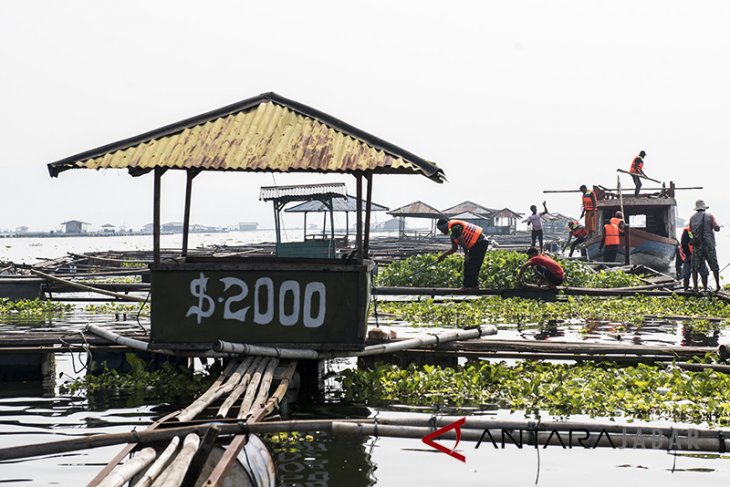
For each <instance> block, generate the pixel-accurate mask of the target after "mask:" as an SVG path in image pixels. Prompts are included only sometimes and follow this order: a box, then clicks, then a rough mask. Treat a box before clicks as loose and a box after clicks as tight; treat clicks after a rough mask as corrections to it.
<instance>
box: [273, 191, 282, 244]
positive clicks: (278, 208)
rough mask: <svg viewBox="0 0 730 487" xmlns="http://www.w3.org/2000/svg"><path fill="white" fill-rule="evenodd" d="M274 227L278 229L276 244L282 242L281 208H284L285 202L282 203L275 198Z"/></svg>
mask: <svg viewBox="0 0 730 487" xmlns="http://www.w3.org/2000/svg"><path fill="white" fill-rule="evenodd" d="M273 206H274V228H275V229H276V244H277V245H278V244H280V243H281V220H280V219H279V217H280V212H281V209H282V208H284V204H282V203H280V202H279V201H276V200H274V205H273Z"/></svg>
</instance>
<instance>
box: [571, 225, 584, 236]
mask: <svg viewBox="0 0 730 487" xmlns="http://www.w3.org/2000/svg"><path fill="white" fill-rule="evenodd" d="M570 234H571V235H572V236H574V237H575V238H581V237H586V236H588V229H586V227H584V226H583V225H580V226H577V227H575V228H574V229H572V230H571V231H570Z"/></svg>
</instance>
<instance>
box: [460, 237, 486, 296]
mask: <svg viewBox="0 0 730 487" xmlns="http://www.w3.org/2000/svg"><path fill="white" fill-rule="evenodd" d="M487 248H489V242H488V241H487V239H486V238H483V239H481V240H479V241H478V242H477V243H475V244H474V246H473V247H472V248H470V249H469V250H468V251H467V255H468V256H469V260H468V261H467V260H464V287H468V288H478V287H479V270H480V269H481V268H482V262H484V254H485V253H487Z"/></svg>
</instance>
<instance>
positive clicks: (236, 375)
mask: <svg viewBox="0 0 730 487" xmlns="http://www.w3.org/2000/svg"><path fill="white" fill-rule="evenodd" d="M250 363H251V361H250V360H249V359H246V360H244V361H243V362H241V363H240V364H239V365H238V367H237V368H236V370H235V371H234V372H233V374H231V375H230V377H228V380H226V382H225V383H224V384H222V385H220V386H219V387H217V388H215V389H213V390H211V389H208V390H207V391H206V392H204V393H203V395H202V396H200V397H199V398H197V399H196V400H195V401H193V403H192V404H190V405H189V406H188V407H186V408H185V409H183V410H182V411H180V414H178V415H177V417H176V419H177V420H178V421H189V420H191V419H193V418H194V417H195V416H197V415H198V414H200V412H201V411H203V410H204V409H205V408H207V407H208V406H209V405H211V404H212V403H213V402H214V401H215V400H216V399H218V398H219V397H221V396H222V395H224V394H228V393H229V392H231V391H232V390H233V388H234V387H236V386H237V385H238V383H239V382H240V380H241V374H242V373H243V372H245V371H246V369H247V368H248V366H249V364H250Z"/></svg>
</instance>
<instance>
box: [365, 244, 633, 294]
mask: <svg viewBox="0 0 730 487" xmlns="http://www.w3.org/2000/svg"><path fill="white" fill-rule="evenodd" d="M437 258H438V254H421V255H415V256H412V257H409V258H407V259H404V260H399V261H395V262H393V263H391V264H389V265H388V266H386V267H385V268H384V269H383V270H382V271H381V272H380V274H379V275H378V276H377V281H376V284H377V285H378V286H395V287H400V286H404V287H452V288H453V287H460V286H461V283H462V276H463V261H464V258H463V256H459V255H452V256H449V257H447V258H446V259H445V260H444V261H442V262H440V263H438V264H437V263H436V259H437ZM556 260H557V261H558V262H559V263H560V265H562V266H563V269H564V270H565V283H564V284H565V285H567V286H573V287H591V288H616V287H630V286H638V285H641V284H642V282H641V280H640V279H639V277H637V276H634V275H632V274H627V273H626V272H623V271H617V270H612V271H599V272H595V271H593V269H591V268H590V267H589V266H587V265H586V264H584V263H582V262H580V261H576V260H567V259H561V258H556ZM525 262H527V255H526V254H524V253H521V252H513V251H508V250H492V251H489V252H487V253H486V255H485V257H484V263H483V264H482V268H481V271H480V272H479V285H480V286H481V287H483V288H495V289H505V288H513V287H515V286H516V285H517V273H518V272H519V269H520V267H521V266H522V265H523V264H524V263H525ZM526 277H527V279H526V282H531V283H534V282H536V281H535V280H534V277H533V276H532V275H531V273H528V274H526Z"/></svg>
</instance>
